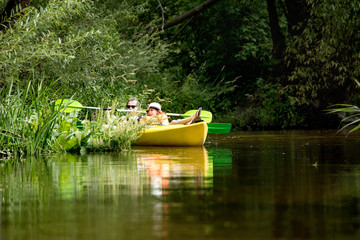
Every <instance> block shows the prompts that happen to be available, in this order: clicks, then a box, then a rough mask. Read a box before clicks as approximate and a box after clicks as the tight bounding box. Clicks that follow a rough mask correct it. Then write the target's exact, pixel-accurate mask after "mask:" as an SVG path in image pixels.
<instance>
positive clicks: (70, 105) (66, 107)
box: [55, 99, 85, 113]
mask: <svg viewBox="0 0 360 240" xmlns="http://www.w3.org/2000/svg"><path fill="white" fill-rule="evenodd" d="M55 105H56V106H59V108H60V111H63V112H65V113H70V112H73V111H75V110H78V109H83V108H85V107H84V106H83V105H81V103H79V102H78V101H75V100H71V99H58V100H56V102H55Z"/></svg>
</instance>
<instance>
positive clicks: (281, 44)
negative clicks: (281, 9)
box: [266, 0, 286, 61]
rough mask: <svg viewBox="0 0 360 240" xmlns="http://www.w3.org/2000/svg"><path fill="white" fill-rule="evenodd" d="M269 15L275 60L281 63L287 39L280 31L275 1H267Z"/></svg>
mask: <svg viewBox="0 0 360 240" xmlns="http://www.w3.org/2000/svg"><path fill="white" fill-rule="evenodd" d="M266 2H267V10H268V13H269V24H270V32H271V39H272V42H273V58H274V59H275V60H278V61H281V60H282V58H283V55H284V51H285V48H286V46H285V37H284V35H283V34H282V33H281V31H280V26H279V18H278V14H277V10H276V4H275V0H266Z"/></svg>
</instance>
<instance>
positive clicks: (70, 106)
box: [55, 99, 212, 123]
mask: <svg viewBox="0 0 360 240" xmlns="http://www.w3.org/2000/svg"><path fill="white" fill-rule="evenodd" d="M55 105H60V106H61V107H63V108H64V109H63V110H62V111H64V112H66V113H70V112H73V111H76V110H78V109H85V108H86V109H97V110H100V109H102V110H108V108H99V107H86V106H83V105H82V104H81V103H79V102H78V101H75V100H71V99H58V100H56V102H55ZM115 111H118V112H134V111H133V110H127V109H118V108H116V109H115ZM196 111H197V110H190V111H187V112H186V113H183V114H180V113H166V114H167V115H168V116H176V117H183V118H187V117H191V116H192V115H194V113H196ZM136 112H138V113H146V112H145V111H136ZM201 119H202V120H204V121H205V122H206V123H210V122H211V121H212V113H211V112H209V111H205V110H202V111H201Z"/></svg>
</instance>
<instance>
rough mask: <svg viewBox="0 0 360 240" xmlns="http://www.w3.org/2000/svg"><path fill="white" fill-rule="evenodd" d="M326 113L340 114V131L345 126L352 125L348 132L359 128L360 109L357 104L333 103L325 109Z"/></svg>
mask: <svg viewBox="0 0 360 240" xmlns="http://www.w3.org/2000/svg"><path fill="white" fill-rule="evenodd" d="M327 112H328V113H331V114H334V113H337V114H340V115H341V117H342V120H341V122H340V124H342V125H343V126H342V127H341V128H340V130H339V131H342V130H344V129H346V128H349V127H353V126H354V125H356V126H355V127H353V128H352V129H351V130H350V131H349V133H352V132H354V131H356V130H358V129H360V124H359V123H360V109H359V107H358V106H355V105H351V104H336V105H333V108H331V109H329V110H327Z"/></svg>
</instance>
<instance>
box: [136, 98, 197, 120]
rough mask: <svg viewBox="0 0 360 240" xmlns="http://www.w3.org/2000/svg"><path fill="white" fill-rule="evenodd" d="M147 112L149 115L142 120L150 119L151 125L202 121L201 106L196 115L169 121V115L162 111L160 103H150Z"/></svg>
mask: <svg viewBox="0 0 360 240" xmlns="http://www.w3.org/2000/svg"><path fill="white" fill-rule="evenodd" d="M146 112H147V116H145V117H143V118H142V119H141V120H144V121H148V124H151V125H173V124H184V125H187V124H191V123H192V122H196V121H201V118H200V114H201V108H199V109H198V110H197V111H196V113H195V114H194V115H192V116H191V117H188V118H184V119H177V120H172V121H171V122H169V119H168V116H167V115H166V113H165V112H163V111H161V105H160V104H159V103H156V102H153V103H150V105H149V108H148V110H147V111H146Z"/></svg>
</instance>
